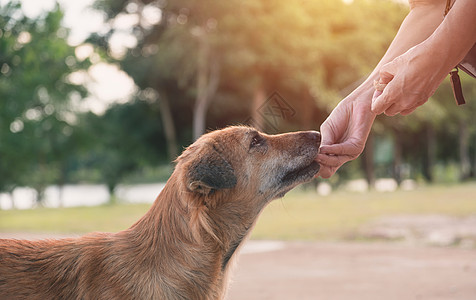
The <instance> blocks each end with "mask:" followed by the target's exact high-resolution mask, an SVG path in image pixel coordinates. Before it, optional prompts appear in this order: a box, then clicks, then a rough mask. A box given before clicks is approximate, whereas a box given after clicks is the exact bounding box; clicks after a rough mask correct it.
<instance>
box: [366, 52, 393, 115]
mask: <svg viewBox="0 0 476 300" xmlns="http://www.w3.org/2000/svg"><path fill="white" fill-rule="evenodd" d="M394 66H395V63H394V61H391V62H389V63H387V64H386V65H384V66H383V67H382V69H381V70H380V78H379V80H378V81H375V82H374V87H375V92H374V94H373V96H372V106H371V110H372V112H373V113H374V114H377V115H378V114H381V113H383V112H384V111H385V110H386V109H387V108H388V107H389V106H390V105H391V103H389V100H388V97H387V95H388V93H387V91H388V88H387V85H388V84H389V83H390V82H391V81H392V79H393V78H394V76H395V72H394V70H395V67H394Z"/></svg>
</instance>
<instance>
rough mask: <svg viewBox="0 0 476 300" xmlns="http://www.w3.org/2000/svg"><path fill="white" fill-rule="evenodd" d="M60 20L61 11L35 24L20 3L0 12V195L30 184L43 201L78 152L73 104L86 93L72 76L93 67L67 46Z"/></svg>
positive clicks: (50, 13) (4, 6)
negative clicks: (71, 158) (75, 141)
mask: <svg viewBox="0 0 476 300" xmlns="http://www.w3.org/2000/svg"><path fill="white" fill-rule="evenodd" d="M62 18H63V12H62V11H61V9H60V7H59V6H58V5H57V6H56V7H55V8H54V10H52V11H51V12H48V13H46V14H44V15H42V16H39V17H38V18H36V19H29V18H27V17H25V16H24V15H23V14H22V12H21V5H20V4H19V3H18V2H16V1H14V2H9V3H7V4H5V5H3V6H1V7H0V36H1V38H0V66H1V73H2V74H1V76H0V98H1V99H2V101H0V191H11V190H12V189H13V188H14V187H15V186H16V185H18V184H26V183H27V184H28V185H30V186H32V187H33V188H35V189H36V190H37V193H38V195H39V198H38V200H40V201H41V195H42V193H43V191H44V188H45V187H46V186H47V185H48V184H52V183H54V182H60V183H61V181H60V179H61V178H62V175H63V174H62V170H64V166H65V164H66V163H67V160H68V158H69V157H70V156H71V155H73V152H74V148H73V147H74V141H73V140H72V139H73V138H74V137H75V135H74V134H73V133H74V131H75V128H74V125H75V124H74V115H73V114H72V112H71V107H70V100H71V98H73V97H76V98H78V97H79V98H81V97H84V96H85V95H86V89H85V88H84V87H82V86H78V85H75V84H73V83H71V82H70V81H69V80H68V75H69V74H71V73H73V72H76V71H78V70H83V69H86V68H87V67H88V66H89V65H90V62H89V61H88V60H85V61H79V60H78V59H77V58H76V56H75V53H74V48H73V47H71V46H69V45H68V44H67V42H66V40H65V38H66V37H67V35H68V32H67V30H66V29H65V28H63V27H61V20H62ZM47 174H54V175H51V176H50V175H47Z"/></svg>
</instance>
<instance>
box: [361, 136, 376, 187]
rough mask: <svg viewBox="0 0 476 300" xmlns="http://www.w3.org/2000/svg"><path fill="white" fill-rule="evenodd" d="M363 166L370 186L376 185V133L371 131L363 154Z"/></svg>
mask: <svg viewBox="0 0 476 300" xmlns="http://www.w3.org/2000/svg"><path fill="white" fill-rule="evenodd" d="M361 162H362V168H363V170H364V174H365V179H366V180H367V183H368V184H369V188H373V187H374V186H375V168H374V134H373V132H372V131H370V133H369V137H368V138H367V143H366V145H365V149H364V152H363V153H362V156H361Z"/></svg>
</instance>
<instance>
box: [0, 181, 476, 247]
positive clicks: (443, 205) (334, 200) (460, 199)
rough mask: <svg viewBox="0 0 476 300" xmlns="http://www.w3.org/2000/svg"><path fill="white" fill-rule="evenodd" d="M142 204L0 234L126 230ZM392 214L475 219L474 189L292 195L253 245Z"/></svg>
mask: <svg viewBox="0 0 476 300" xmlns="http://www.w3.org/2000/svg"><path fill="white" fill-rule="evenodd" d="M149 207H150V205H146V204H134V205H132V204H119V205H114V206H98V207H77V208H62V209H48V208H41V209H34V210H12V211H0V232H29V233H30V232H31V233H35V232H40V233H57V234H65V233H66V234H68V233H75V234H77V233H79V234H81V233H86V232H90V231H107V232H115V231H119V230H123V229H126V228H127V227H129V226H130V225H132V224H133V223H134V222H135V221H136V220H138V219H139V218H140V217H141V216H142V215H143V214H144V213H145V212H146V211H147V210H148V209H149ZM395 214H418V215H423V214H444V215H451V216H456V217H465V216H469V215H476V183H466V184H461V185H450V186H442V185H436V186H425V187H420V188H418V189H416V190H414V191H396V192H392V193H381V192H376V191H371V192H366V193H351V192H345V191H337V192H334V193H332V194H331V195H329V196H326V197H321V196H318V195H316V193H315V192H314V191H311V190H308V191H302V190H295V191H292V192H290V193H289V194H288V195H286V197H284V198H283V199H279V200H276V201H274V202H273V203H271V204H270V205H269V206H268V207H267V208H266V209H265V211H264V212H263V214H262V215H261V216H260V218H259V221H258V223H257V226H256V228H255V229H254V231H253V235H252V238H254V239H282V240H339V239H344V238H346V237H348V236H349V235H350V234H352V233H353V232H355V231H356V230H357V229H358V228H359V227H360V226H362V225H364V224H366V223H368V222H370V221H372V220H375V219H376V218H379V217H384V216H390V215H395Z"/></svg>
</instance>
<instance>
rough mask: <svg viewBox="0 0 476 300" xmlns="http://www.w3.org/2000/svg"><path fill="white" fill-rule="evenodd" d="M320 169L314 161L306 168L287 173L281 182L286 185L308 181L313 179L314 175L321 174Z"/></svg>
mask: <svg viewBox="0 0 476 300" xmlns="http://www.w3.org/2000/svg"><path fill="white" fill-rule="evenodd" d="M319 169H320V165H319V164H318V163H317V162H316V161H314V160H313V161H312V162H311V163H310V164H307V165H305V166H304V167H299V168H297V169H294V170H292V171H290V172H288V173H286V175H284V177H283V178H282V180H281V181H282V182H283V183H285V184H287V183H295V182H303V181H307V180H310V179H312V178H313V177H314V175H316V174H317V172H319Z"/></svg>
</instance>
